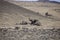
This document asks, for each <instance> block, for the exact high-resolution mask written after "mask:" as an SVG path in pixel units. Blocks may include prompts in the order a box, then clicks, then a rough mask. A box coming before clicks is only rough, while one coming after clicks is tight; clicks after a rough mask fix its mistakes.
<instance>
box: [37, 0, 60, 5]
mask: <svg viewBox="0 0 60 40" xmlns="http://www.w3.org/2000/svg"><path fill="white" fill-rule="evenodd" d="M38 2H50V3H58V4H60V2H57V1H49V0H39V1H38Z"/></svg>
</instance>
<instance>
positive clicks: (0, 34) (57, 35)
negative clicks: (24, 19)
mask: <svg viewBox="0 0 60 40" xmlns="http://www.w3.org/2000/svg"><path fill="white" fill-rule="evenodd" d="M0 40H60V29H37V28H32V29H28V28H22V29H21V30H17V29H11V28H10V29H9V28H8V29H7V28H0Z"/></svg>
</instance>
